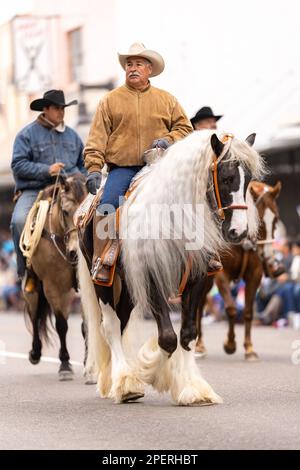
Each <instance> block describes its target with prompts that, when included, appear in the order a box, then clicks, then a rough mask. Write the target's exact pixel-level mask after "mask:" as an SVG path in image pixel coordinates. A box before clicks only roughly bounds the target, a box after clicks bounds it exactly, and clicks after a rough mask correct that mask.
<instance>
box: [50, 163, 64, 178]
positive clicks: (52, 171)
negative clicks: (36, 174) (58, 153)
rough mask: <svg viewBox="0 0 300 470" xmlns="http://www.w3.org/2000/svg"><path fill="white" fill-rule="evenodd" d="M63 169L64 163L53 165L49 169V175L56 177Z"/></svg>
mask: <svg viewBox="0 0 300 470" xmlns="http://www.w3.org/2000/svg"><path fill="white" fill-rule="evenodd" d="M64 167H65V164H64V163H60V162H57V163H53V165H51V166H50V167H49V175H50V176H57V175H58V173H59V172H60V170H62V169H63V168H64Z"/></svg>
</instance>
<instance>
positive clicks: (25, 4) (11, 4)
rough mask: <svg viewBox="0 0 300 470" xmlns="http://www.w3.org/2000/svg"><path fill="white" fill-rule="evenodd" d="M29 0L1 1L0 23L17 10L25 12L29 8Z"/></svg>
mask: <svg viewBox="0 0 300 470" xmlns="http://www.w3.org/2000/svg"><path fill="white" fill-rule="evenodd" d="M30 5H31V0H8V2H2V3H1V8H0V24H1V23H4V22H6V21H8V20H9V19H10V18H12V17H13V16H14V15H15V14H16V13H17V12H18V13H19V14H20V13H27V11H28V9H29V8H30Z"/></svg>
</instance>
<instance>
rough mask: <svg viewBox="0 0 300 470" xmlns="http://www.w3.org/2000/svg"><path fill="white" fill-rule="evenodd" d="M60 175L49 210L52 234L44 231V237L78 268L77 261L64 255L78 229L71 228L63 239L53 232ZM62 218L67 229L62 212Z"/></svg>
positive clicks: (57, 178)
mask: <svg viewBox="0 0 300 470" xmlns="http://www.w3.org/2000/svg"><path fill="white" fill-rule="evenodd" d="M59 175H60V172H59V173H58V174H57V176H56V180H55V183H54V188H53V196H52V198H51V204H50V209H49V228H50V232H47V230H45V229H44V230H43V236H44V237H45V238H47V239H49V240H51V241H52V243H53V245H54V246H55V248H56V250H57V251H58V253H59V254H60V255H61V257H62V258H63V259H64V260H65V261H67V262H68V263H70V264H71V265H72V266H76V265H77V260H75V261H72V260H70V259H69V258H68V256H67V255H66V254H65V253H64V251H63V250H65V251H66V246H67V244H68V241H69V239H70V235H71V233H72V232H74V231H77V228H76V227H72V228H70V229H69V230H67V231H66V232H65V234H64V236H63V237H61V236H60V235H57V234H56V233H55V232H54V231H53V225H52V214H53V207H54V204H55V202H56V198H55V195H56V191H57V188H58V181H59ZM62 218H63V224H62V225H63V226H64V227H66V222H65V219H64V214H63V211H62ZM59 245H60V246H59Z"/></svg>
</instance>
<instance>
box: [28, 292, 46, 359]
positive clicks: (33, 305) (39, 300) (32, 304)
mask: <svg viewBox="0 0 300 470" xmlns="http://www.w3.org/2000/svg"><path fill="white" fill-rule="evenodd" d="M40 288H41V286H39V289H38V290H36V291H34V292H32V293H26V292H23V296H24V300H25V303H26V313H27V314H28V316H29V318H30V321H31V324H32V349H31V350H30V351H29V361H30V362H31V364H34V365H35V364H38V363H39V362H40V359H41V355H42V341H41V339H40V333H42V334H43V332H44V334H45V333H46V316H47V312H46V310H47V308H46V304H45V302H44V301H45V296H44V292H43V291H41V290H40ZM47 306H48V304H47ZM42 326H43V328H42V331H41V327H42Z"/></svg>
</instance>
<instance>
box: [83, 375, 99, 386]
mask: <svg viewBox="0 0 300 470" xmlns="http://www.w3.org/2000/svg"><path fill="white" fill-rule="evenodd" d="M84 384H85V385H96V384H97V379H96V378H95V377H93V376H90V377H86V378H85V381H84Z"/></svg>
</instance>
